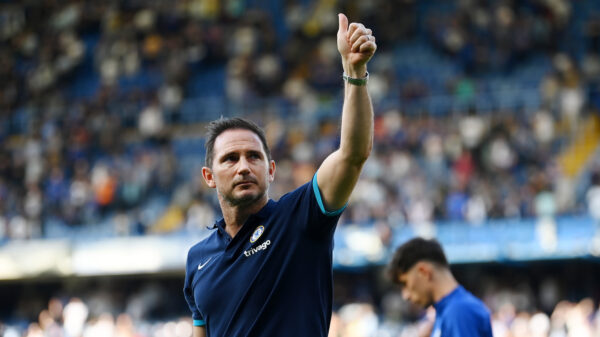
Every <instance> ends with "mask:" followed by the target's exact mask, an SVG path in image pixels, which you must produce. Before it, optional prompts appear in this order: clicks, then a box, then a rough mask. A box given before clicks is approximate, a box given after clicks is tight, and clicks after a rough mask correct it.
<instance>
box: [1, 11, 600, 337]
mask: <svg viewBox="0 0 600 337" xmlns="http://www.w3.org/2000/svg"><path fill="white" fill-rule="evenodd" d="M337 12H345V13H347V14H348V16H349V17H350V18H351V19H354V20H357V21H358V20H360V21H362V22H365V23H366V24H368V25H369V26H370V27H373V31H374V34H375V35H376V36H377V43H378V46H379V47H378V52H377V56H376V57H375V58H374V59H373V62H372V64H371V65H370V68H369V71H370V73H371V80H370V84H369V86H370V90H371V95H372V97H373V102H374V106H375V112H376V126H375V127H376V130H375V137H376V139H375V148H374V151H373V154H372V156H371V158H370V159H369V161H368V162H367V164H366V167H365V169H364V174H363V176H362V177H361V180H360V181H359V184H358V185H357V188H356V190H355V192H354V194H353V196H352V200H351V202H350V205H349V207H348V209H347V210H346V211H345V213H344V215H343V217H342V218H341V220H340V224H339V228H338V231H337V232H336V250H335V256H334V263H335V268H336V275H337V276H336V288H337V290H336V301H335V302H336V308H337V309H336V315H335V316H334V320H333V321H332V332H331V336H344V337H349V336H412V335H415V333H416V331H418V329H419V326H420V325H419V324H420V323H419V322H421V323H422V321H423V320H425V319H426V317H427V316H423V314H422V313H420V312H417V311H415V309H414V308H410V307H407V305H406V304H405V303H403V302H402V301H401V300H400V299H399V298H398V295H397V293H396V292H394V290H393V289H389V285H385V284H384V282H383V281H381V280H379V279H378V277H377V275H378V274H379V272H380V267H381V265H382V264H384V263H385V261H386V258H387V257H388V254H389V252H390V250H391V249H392V248H393V247H395V246H396V245H397V244H398V243H400V242H402V241H404V240H406V239H407V238H409V237H412V236H413V235H424V236H436V237H438V238H439V239H440V241H441V242H442V243H443V244H444V246H445V247H446V249H447V252H448V255H449V257H450V259H451V261H452V262H453V263H455V264H456V266H457V267H456V272H457V273H458V275H459V278H461V279H462V281H464V282H461V283H464V284H467V285H470V286H471V288H473V289H475V290H474V291H475V292H476V293H477V295H480V296H481V297H482V298H483V299H484V300H485V302H486V304H487V305H488V306H489V307H490V309H492V311H493V316H494V331H495V335H496V336H514V337H517V336H553V337H556V336H569V337H571V336H577V337H580V336H597V335H598V334H599V333H600V311H599V309H598V301H599V299H600V294H598V289H597V287H594V286H593V285H590V283H593V281H589V280H590V278H591V279H592V280H593V277H594V275H595V277H596V278H595V279H596V280H597V279H598V278H597V276H598V275H596V274H597V273H596V274H594V273H591V274H590V275H592V276H585V275H586V272H585V271H584V269H586V268H590V266H591V264H593V263H594V262H590V264H588V262H586V261H588V259H589V260H590V261H596V262H597V261H598V256H600V149H599V146H598V144H599V143H600V121H599V118H600V24H599V23H598V22H600V2H598V1H594V0H579V1H567V0H525V1H500V0H497V1H493V0H489V1H475V0H467V1H443V0H426V1H410V0H402V1H384V0H377V1H354V0H347V1H340V2H335V1H326V0H314V1H308V0H304V1H286V2H278V1H260V0H254V1H241V0H231V1H224V2H221V1H215V0H178V1H166V0H159V1H143V0H140V1H115V2H98V1H88V0H73V1H65V2H60V1H39V2H36V1H33V2H19V1H6V2H2V3H1V4H0V16H1V19H0V78H1V79H2V80H1V81H0V144H1V146H0V265H1V266H2V268H0V279H2V280H4V281H0V294H1V295H2V296H1V298H2V302H3V304H2V306H1V307H2V309H1V310H0V336H2V337H14V336H26V337H34V336H42V335H49V336H85V337H90V336H91V337H93V336H103V337H104V336H165V337H166V336H178V337H179V336H189V335H190V332H189V331H190V322H191V321H190V319H189V318H188V317H187V316H188V313H187V311H186V308H185V304H184V303H183V298H179V296H180V289H181V285H180V284H179V283H178V282H177V281H176V280H179V278H181V277H182V270H183V269H182V268H183V262H184V260H183V258H182V256H183V255H182V254H184V253H185V251H186V249H187V248H188V247H189V246H190V245H191V244H192V243H193V242H195V241H197V240H199V239H201V238H202V237H204V236H205V235H206V234H207V233H208V229H207V228H206V226H208V225H210V224H212V222H213V220H214V219H215V218H218V217H219V213H218V212H219V211H218V209H219V208H218V207H217V206H218V205H217V201H216V199H215V197H214V194H213V193H212V192H211V191H209V190H208V188H207V187H206V186H204V185H203V181H202V177H201V175H200V168H201V167H202V165H203V163H204V149H203V145H204V140H203V138H202V135H203V131H204V129H203V127H204V124H205V123H206V122H208V121H210V120H213V119H216V118H219V117H220V116H237V115H243V116H247V117H250V118H252V119H254V120H256V121H257V122H259V123H260V124H261V125H263V126H264V127H265V129H266V132H267V137H268V141H269V144H270V146H271V148H272V152H273V156H274V158H275V159H276V161H277V164H278V170H277V175H278V177H277V180H276V182H275V183H274V184H273V185H272V186H271V190H270V193H271V196H272V197H273V198H278V197H279V196H281V195H282V193H284V191H288V190H290V189H291V188H293V187H294V186H297V185H298V184H300V183H303V182H305V181H308V180H309V179H310V177H311V176H312V174H314V171H315V169H316V167H317V165H318V164H319V163H320V162H321V161H322V160H323V158H324V156H325V155H326V154H327V153H329V152H330V151H331V150H332V149H333V148H335V147H336V146H337V143H338V139H337V127H338V126H337V124H336V123H337V116H338V115H339V110H340V107H341V95H340V90H341V86H342V82H341V75H340V73H341V69H340V66H339V60H338V58H339V55H338V53H337V50H336V48H335V42H334V41H335V40H334V36H335V32H336V30H337V21H336V15H335V14H336V13H337ZM135 252H138V254H137V255H136V253H135ZM156 252H164V254H165V255H164V256H156V255H153V254H155V253H156ZM128 256H129V257H130V259H128ZM580 259H584V262H581V261H580ZM539 260H551V261H552V262H548V263H547V264H544V263H542V265H541V267H539V268H538V269H535V266H539V265H537V264H535V263H538V262H530V261H539ZM32 261H35V263H34V262H32ZM89 261H94V262H97V263H96V264H95V266H94V268H91V267H90V266H89V263H86V262H89ZM515 261H517V262H515ZM566 261H568V262H566ZM573 261H580V262H579V263H575V262H573ZM498 263H506V264H507V265H501V266H498V265H496V264H498ZM511 263H518V264H521V263H524V264H526V265H527V266H529V267H531V268H532V269H533V270H538V271H540V275H541V276H539V277H538V276H536V274H535V273H534V272H533V271H527V270H525V268H522V267H519V266H520V265H518V266H514V265H511ZM565 264H573V265H575V266H576V267H573V268H570V269H568V274H569V275H573V277H574V278H579V279H580V280H579V281H574V280H573V279H570V278H569V277H567V276H566V275H558V276H556V275H554V274H556V270H561V268H565V267H564V266H565ZM552 266H555V268H553V267H552ZM592 266H593V265H592ZM473 270H477V273H475V274H476V275H477V276H475V277H474V276H473V274H474V272H473ZM515 270H518V272H519V273H521V274H523V279H522V280H521V282H520V283H517V282H515V283H512V284H511V283H510V282H506V280H510V279H511V277H512V276H511V271H513V272H514V271H515ZM120 274H130V275H137V276H115V275H120ZM498 274H502V275H498ZM494 275H497V276H496V277H494ZM582 275H584V276H582ZM477 277H481V279H482V280H485V284H482V282H481V281H479V282H478V281H477V280H476V279H477ZM528 279H529V280H530V281H529V283H528V284H525V283H527V281H526V280H528ZM531 280H535V281H536V282H535V284H534V285H533V283H534V282H533V281H531ZM586 280H587V281H586ZM505 283H507V284H505ZM523 284H525V285H523ZM574 287H579V290H578V291H575V290H573V288H574ZM159 303H160V305H159ZM163 305H164V307H163ZM424 317H425V318H424Z"/></svg>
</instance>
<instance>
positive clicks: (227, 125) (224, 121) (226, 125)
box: [204, 117, 271, 167]
mask: <svg viewBox="0 0 600 337" xmlns="http://www.w3.org/2000/svg"><path fill="white" fill-rule="evenodd" d="M233 129H244V130H249V131H252V132H254V133H255V134H256V135H257V136H258V138H260V141H261V143H262V146H263V149H264V150H265V153H266V154H267V159H268V160H269V161H271V150H269V146H268V145H267V138H266V136H265V132H264V131H263V129H261V128H260V127H259V126H258V125H256V124H255V123H254V122H252V121H250V120H247V119H244V118H241V117H234V118H220V119H217V120H214V121H212V122H210V123H208V125H207V126H206V130H207V132H206V143H205V145H204V147H205V148H206V155H205V157H204V162H205V165H206V166H208V167H212V164H213V156H214V147H215V140H216V139H217V137H218V136H219V135H220V134H222V133H223V132H225V131H227V130H233Z"/></svg>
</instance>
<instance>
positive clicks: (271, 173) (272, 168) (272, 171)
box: [269, 160, 275, 183]
mask: <svg viewBox="0 0 600 337" xmlns="http://www.w3.org/2000/svg"><path fill="white" fill-rule="evenodd" d="M273 180H275V161H274V160H271V162H270V163H269V183H272V182H273Z"/></svg>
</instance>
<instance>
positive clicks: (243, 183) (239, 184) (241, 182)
mask: <svg viewBox="0 0 600 337" xmlns="http://www.w3.org/2000/svg"><path fill="white" fill-rule="evenodd" d="M255 183H256V182H254V181H251V180H244V181H240V182H237V183H235V184H234V185H233V186H234V187H237V186H242V187H247V186H250V185H252V184H255Z"/></svg>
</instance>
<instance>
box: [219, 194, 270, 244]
mask: <svg viewBox="0 0 600 337" xmlns="http://www.w3.org/2000/svg"><path fill="white" fill-rule="evenodd" d="M268 201H269V198H268V197H267V196H266V195H265V196H263V197H262V198H260V199H258V200H256V201H254V202H252V203H251V204H243V205H231V204H230V203H228V202H227V201H225V200H222V198H219V204H220V205H221V211H222V212H223V220H225V231H226V232H227V234H229V235H230V236H231V237H232V238H233V237H234V236H235V235H236V234H237V233H238V232H239V231H240V228H242V226H243V225H244V223H245V222H246V220H248V218H249V217H250V215H252V214H255V213H258V211H260V210H261V209H262V208H263V207H264V206H265V205H266V204H267V202H268Z"/></svg>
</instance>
